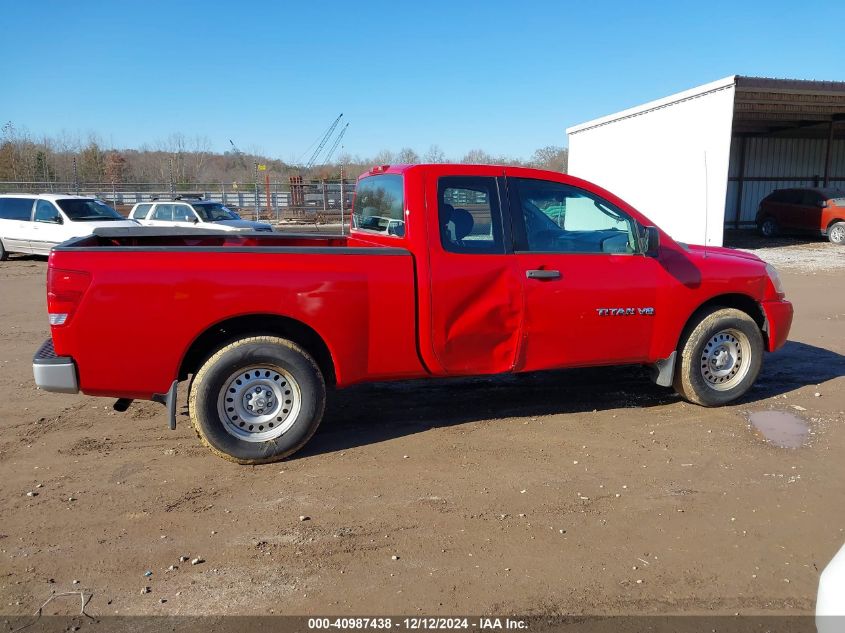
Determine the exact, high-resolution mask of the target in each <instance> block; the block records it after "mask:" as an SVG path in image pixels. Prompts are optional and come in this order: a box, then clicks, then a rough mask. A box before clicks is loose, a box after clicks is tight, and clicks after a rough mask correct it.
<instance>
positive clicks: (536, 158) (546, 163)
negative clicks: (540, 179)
mask: <svg viewBox="0 0 845 633" xmlns="http://www.w3.org/2000/svg"><path fill="white" fill-rule="evenodd" d="M530 164H531V165H532V167H539V168H540V169H550V170H552V171H559V172H562V173H564V174H565V173H566V170H567V168H568V167H569V150H568V149H567V148H565V147H559V146H557V145H547V146H546V147H541V148H540V149H538V150H536V151H535V152H534V154H533V155H532V156H531V161H530Z"/></svg>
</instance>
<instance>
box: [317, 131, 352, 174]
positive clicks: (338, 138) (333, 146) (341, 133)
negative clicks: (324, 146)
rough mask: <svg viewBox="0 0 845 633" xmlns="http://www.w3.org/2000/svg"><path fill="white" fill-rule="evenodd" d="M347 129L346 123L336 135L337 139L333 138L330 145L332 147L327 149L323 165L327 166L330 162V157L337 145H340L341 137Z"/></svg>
mask: <svg viewBox="0 0 845 633" xmlns="http://www.w3.org/2000/svg"><path fill="white" fill-rule="evenodd" d="M348 127H349V124H348V123H347V124H346V125H344V126H343V128H341V130H340V134H338V135H337V138H335V140H334V143H332V146H331V147H330V148H329V151H328V153H327V154H326V157H325V158H324V159H323V164H324V165H327V164H328V162H329V160H331V157H332V156H333V155H334V152H335V150H336V149H337V147H338V145H340V141H341V140H342V139H343V135H344V134H346V128H348Z"/></svg>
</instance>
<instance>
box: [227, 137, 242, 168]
mask: <svg viewBox="0 0 845 633" xmlns="http://www.w3.org/2000/svg"><path fill="white" fill-rule="evenodd" d="M229 145H231V146H232V151H233V152H234V153H235V156H237V157H238V162H239V163H240V164H241V167H246V161H244V153H243V152H242V151H241V150H239V149H238V147H237V145H235V142H234V141H233V140H232V139H229Z"/></svg>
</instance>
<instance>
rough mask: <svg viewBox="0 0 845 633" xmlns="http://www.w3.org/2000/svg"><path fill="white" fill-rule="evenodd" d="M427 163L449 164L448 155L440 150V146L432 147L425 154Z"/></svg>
mask: <svg viewBox="0 0 845 633" xmlns="http://www.w3.org/2000/svg"><path fill="white" fill-rule="evenodd" d="M425 162H427V163H446V162H449V161H448V159H447V158H446V154H444V153H443V150H442V149H440V146H439V145H431V146H430V147H429V148H428V151H427V152H426V153H425Z"/></svg>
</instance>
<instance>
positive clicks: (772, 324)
mask: <svg viewBox="0 0 845 633" xmlns="http://www.w3.org/2000/svg"><path fill="white" fill-rule="evenodd" d="M763 312H764V313H765V315H766V333H767V334H768V335H769V347H768V349H769V351H770V352H774V351H775V350H778V349H780V348H781V347H783V344H784V343H786V337H787V336H789V328H790V327H791V326H792V304H791V303H790V302H789V301H786V300H780V301H764V302H763Z"/></svg>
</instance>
